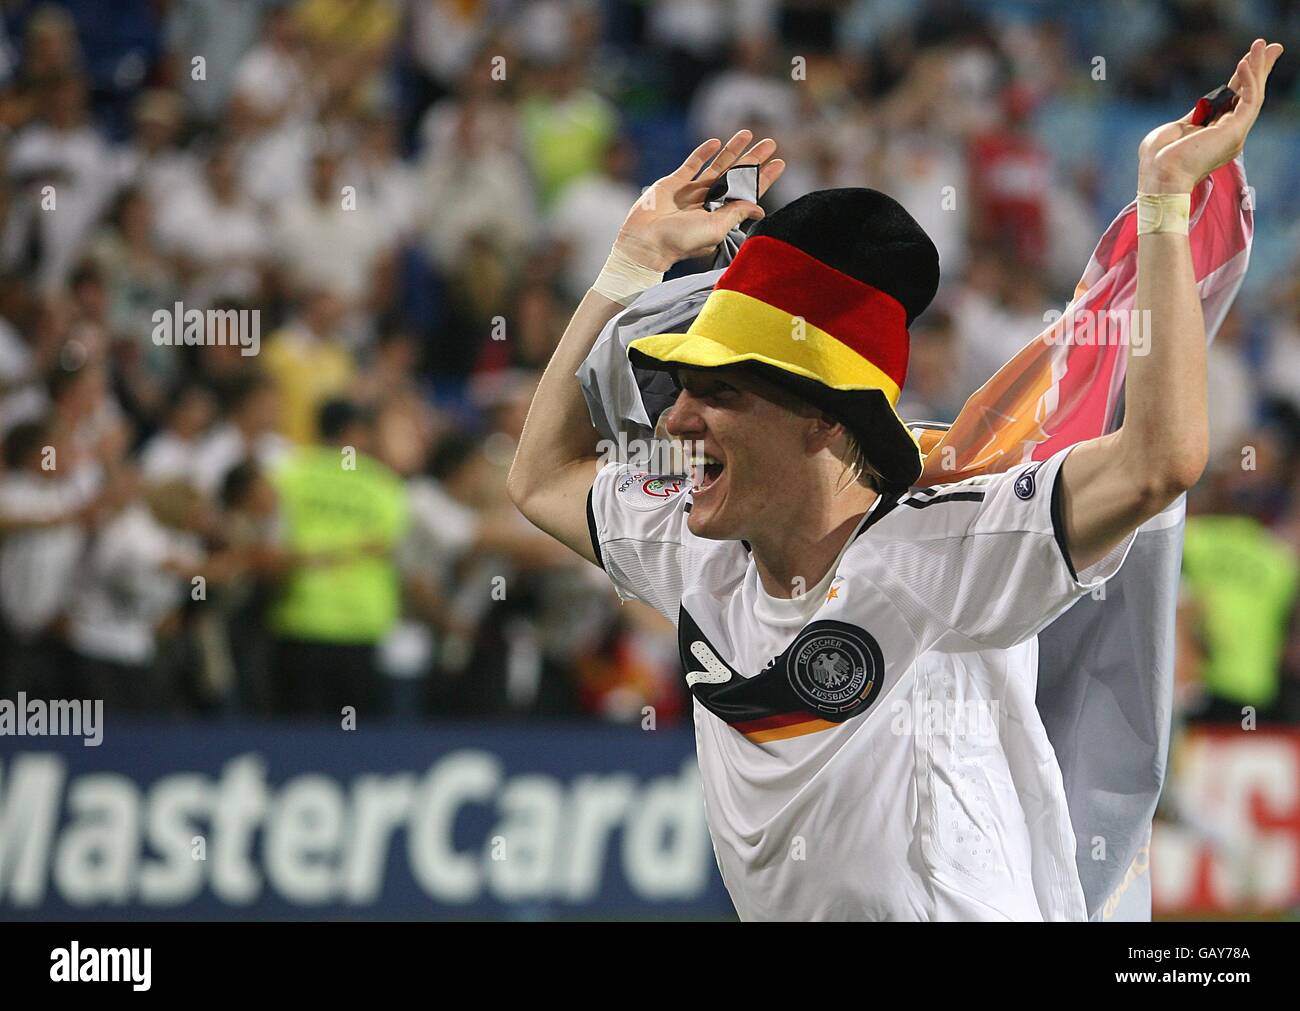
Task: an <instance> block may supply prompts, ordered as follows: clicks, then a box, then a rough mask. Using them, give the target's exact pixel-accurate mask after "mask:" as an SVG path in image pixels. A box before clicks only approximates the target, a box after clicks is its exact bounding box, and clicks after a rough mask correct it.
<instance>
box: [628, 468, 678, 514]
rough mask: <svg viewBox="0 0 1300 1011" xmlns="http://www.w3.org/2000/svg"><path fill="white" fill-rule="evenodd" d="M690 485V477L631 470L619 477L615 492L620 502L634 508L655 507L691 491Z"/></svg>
mask: <svg viewBox="0 0 1300 1011" xmlns="http://www.w3.org/2000/svg"><path fill="white" fill-rule="evenodd" d="M690 487H691V482H690V479H689V478H686V477H674V476H671V475H665V474H650V473H648V472H646V471H629V472H627V473H625V474H623V475H621V476H620V477H619V479H618V484H617V485H616V486H615V489H614V492H615V494H616V495H617V496H618V498H619V501H620V502H622V503H623V504H624V505H627V506H630V507H631V508H633V509H654V508H655V507H657V506H661V505H663V504H664V503H665V502H667V501H668V500H669V499H674V498H677V497H678V496H679V495H681V494H682V492H685V491H689V490H690Z"/></svg>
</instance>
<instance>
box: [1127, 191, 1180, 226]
mask: <svg viewBox="0 0 1300 1011" xmlns="http://www.w3.org/2000/svg"><path fill="white" fill-rule="evenodd" d="M1191 214H1192V195H1191V194H1190V193H1139V194H1138V195H1137V220H1138V235H1147V234H1149V233H1151V232H1174V233H1175V234H1177V235H1186V234H1187V228H1188V222H1189V220H1190V219H1191Z"/></svg>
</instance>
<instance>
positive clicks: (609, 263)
mask: <svg viewBox="0 0 1300 1011" xmlns="http://www.w3.org/2000/svg"><path fill="white" fill-rule="evenodd" d="M663 279H664V275H663V274H662V273H661V272H660V271H657V270H652V269H651V268H650V267H643V266H642V265H641V264H639V263H637V262H636V261H635V260H633V259H632V258H631V257H629V256H628V255H627V254H626V253H624V252H623V251H622V250H620V249H619V248H618V246H615V247H614V248H613V249H611V250H610V252H609V259H607V260H606V261H605V266H604V267H603V268H602V269H601V271H600V276H599V277H598V278H596V282H595V284H593V285H592V286H591V288H592V290H593V291H595V292H597V293H598V294H601V295H604V296H605V297H606V298H608V299H610V300H611V301H614V302H617V303H618V304H619V305H631V304H632V302H633V300H634V299H635V298H636V297H637V296H638V295H640V294H641V292H643V291H645V290H646V289H647V288H653V287H654V286H655V285H656V284H658V283H659V282H660V281H662V280H663Z"/></svg>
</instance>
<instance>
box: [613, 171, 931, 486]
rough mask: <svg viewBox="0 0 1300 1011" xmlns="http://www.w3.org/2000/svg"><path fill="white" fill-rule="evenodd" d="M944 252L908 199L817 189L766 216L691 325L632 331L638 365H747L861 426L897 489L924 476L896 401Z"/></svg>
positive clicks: (875, 463)
mask: <svg viewBox="0 0 1300 1011" xmlns="http://www.w3.org/2000/svg"><path fill="white" fill-rule="evenodd" d="M938 286H939V253H938V251H937V250H936V249H935V248H934V243H933V242H931V241H930V237H929V236H928V235H926V234H925V232H924V231H923V230H922V228H921V226H920V225H918V224H917V223H916V221H915V220H914V219H913V218H912V216H911V215H910V214H908V213H907V211H905V210H904V209H903V207H902V205H901V204H899V203H898V201H896V200H894V199H893V198H892V197H889V196H886V195H885V194H884V193H880V192H878V191H876V190H871V189H858V188H850V189H833V190H819V191H817V192H815V193H809V194H808V195H807V196H803V197H800V198H799V199H798V200H795V201H794V202H792V203H790V204H787V205H786V206H785V207H783V208H781V209H780V210H779V211H776V212H775V213H773V214H771V215H769V216H768V217H766V218H764V219H763V220H762V221H760V222H758V224H756V225H755V226H754V228H753V229H752V230H751V231H750V233H749V235H748V237H746V239H745V241H744V242H743V243H741V245H740V251H739V252H738V253H737V254H736V258H735V259H734V260H732V262H731V265H730V266H729V267H728V268H727V269H726V271H725V272H724V273H723V274H722V276H721V277H719V278H718V280H717V283H716V284H715V285H714V288H713V291H712V292H711V293H710V294H709V297H708V298H707V299H706V300H705V302H704V305H703V307H702V308H701V309H700V313H699V315H698V316H697V317H696V318H695V322H694V323H692V324H691V325H690V328H689V329H688V330H687V331H686V332H685V333H668V334H657V335H655V336H652V337H642V338H640V339H638V340H634V341H632V343H631V344H630V345H629V346H628V357H629V358H630V359H631V360H632V363H633V364H634V365H636V366H638V367H640V368H646V369H656V370H663V371H671V370H675V369H677V368H681V367H690V368H697V369H713V368H743V369H745V370H747V371H750V372H752V373H753V374H756V375H759V376H762V377H763V378H765V379H767V380H768V381H770V382H774V383H776V384H777V385H779V386H781V387H782V388H784V389H787V390H789V391H790V392H792V393H794V394H795V395H796V396H798V397H800V398H801V399H803V400H805V401H806V402H808V403H811V404H813V405H814V406H816V407H819V408H821V409H822V410H823V411H825V412H826V413H827V414H828V415H830V416H831V417H832V418H834V419H835V420H837V421H839V422H841V423H842V424H843V425H844V426H845V427H846V428H847V429H848V430H849V431H850V432H851V433H852V434H853V435H855V436H856V437H857V439H858V441H859V444H860V445H861V446H862V449H863V451H864V453H865V454H866V457H867V460H868V462H869V463H870V464H871V466H872V467H873V468H875V470H876V471H877V472H878V473H879V474H880V476H881V477H882V478H884V480H885V482H886V483H887V484H888V485H889V486H890V487H891V488H894V489H905V488H907V487H909V486H911V485H912V484H914V483H915V482H916V480H917V479H918V478H919V477H920V475H921V451H920V448H919V447H918V446H917V443H916V440H915V439H914V438H913V437H912V434H911V432H910V431H909V430H908V428H907V426H906V425H905V424H903V421H902V419H901V418H899V416H898V413H897V411H896V410H895V407H896V405H897V404H898V396H899V392H900V390H901V388H902V385H903V380H904V379H905V377H906V375H907V353H908V333H907V328H908V327H909V326H911V324H912V321H913V320H914V319H915V318H916V317H917V316H918V315H920V313H921V312H922V310H924V309H925V307H926V306H927V305H929V304H930V300H931V299H932V298H934V293H935V289H936V288H938Z"/></svg>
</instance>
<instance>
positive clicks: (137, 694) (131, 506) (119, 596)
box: [68, 482, 221, 713]
mask: <svg viewBox="0 0 1300 1011" xmlns="http://www.w3.org/2000/svg"><path fill="white" fill-rule="evenodd" d="M205 513H206V506H205V503H204V501H203V498H202V497H201V496H200V495H199V493H198V492H197V491H195V490H194V489H193V488H192V487H190V486H189V485H186V484H184V483H183V482H166V483H164V484H161V485H156V486H153V487H152V488H149V489H148V490H147V491H146V493H145V496H144V498H143V499H136V500H133V501H131V502H130V503H128V504H127V505H125V506H124V507H123V508H122V509H121V510H120V511H119V512H118V513H117V514H116V515H115V516H113V517H112V518H111V519H109V520H108V522H107V523H105V525H104V526H103V527H102V528H101V529H100V531H99V533H98V535H97V536H96V538H95V541H94V544H93V545H92V547H91V549H90V552H89V554H88V556H87V559H86V562H85V564H84V566H83V567H82V568H81V570H80V573H79V575H80V579H79V584H78V588H77V593H76V596H75V599H74V601H73V604H72V608H71V618H70V620H69V623H68V642H69V644H70V645H71V647H72V650H73V652H74V653H75V654H76V663H75V665H74V670H75V678H76V682H75V694H76V696H77V697H80V698H93V699H103V700H104V708H105V709H106V710H108V711H110V712H114V711H116V712H128V713H145V712H154V713H157V712H166V711H168V710H169V709H170V708H171V704H172V695H173V691H172V689H173V686H172V685H170V684H167V683H165V682H164V681H163V680H162V679H160V678H159V677H157V675H156V670H157V668H156V666H155V659H156V658H157V654H158V633H159V630H160V627H161V626H162V625H163V623H164V621H166V620H167V619H169V618H170V617H172V616H173V615H175V614H176V612H177V611H178V609H179V608H180V607H181V605H182V604H183V603H184V601H185V600H186V598H187V596H188V594H189V591H190V588H191V586H192V585H193V583H192V580H193V578H194V577H196V576H203V577H204V578H205V579H214V580H216V579H218V578H220V577H221V573H220V569H219V567H218V566H219V563H215V562H214V563H213V565H212V567H211V568H209V567H208V566H205V564H204V562H205V557H204V552H203V546H202V542H201V540H200V539H199V537H198V536H197V531H199V530H202V529H205V528H206V527H207V526H208V517H207V516H206V514H205ZM205 569H207V570H208V571H205Z"/></svg>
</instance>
